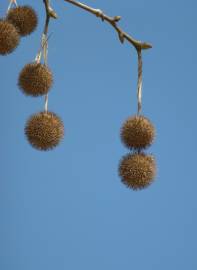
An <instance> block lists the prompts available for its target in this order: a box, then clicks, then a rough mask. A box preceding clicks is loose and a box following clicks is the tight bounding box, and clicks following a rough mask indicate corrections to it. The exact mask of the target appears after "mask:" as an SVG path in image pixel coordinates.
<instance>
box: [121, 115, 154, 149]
mask: <svg viewBox="0 0 197 270" xmlns="http://www.w3.org/2000/svg"><path fill="white" fill-rule="evenodd" d="M154 138H155V128H154V126H153V124H152V123H151V122H150V120H149V119H148V118H146V117H144V116H142V115H136V116H133V117H130V118H128V119H127V120H126V122H125V123H124V124H123V127H122V129H121V140H122V142H123V144H124V145H125V146H126V147H128V148H129V149H145V148H147V147H148V146H150V145H151V144H152V143H153V141H154Z"/></svg>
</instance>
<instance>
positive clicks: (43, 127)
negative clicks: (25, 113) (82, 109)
mask: <svg viewBox="0 0 197 270" xmlns="http://www.w3.org/2000/svg"><path fill="white" fill-rule="evenodd" d="M25 134H26V136H27V139H28V141H29V143H30V144H31V145H32V146H33V147H34V148H36V149H38V150H43V151H46V150H50V149H52V148H54V147H56V146H57V145H58V144H59V143H60V141H61V139H62V138H63V136H64V125H63V122H62V121H61V119H60V118H59V117H58V116H57V115H56V114H55V113H53V112H40V113H37V114H34V115H33V116H31V117H30V118H29V120H28V121H27V124H26V127H25Z"/></svg>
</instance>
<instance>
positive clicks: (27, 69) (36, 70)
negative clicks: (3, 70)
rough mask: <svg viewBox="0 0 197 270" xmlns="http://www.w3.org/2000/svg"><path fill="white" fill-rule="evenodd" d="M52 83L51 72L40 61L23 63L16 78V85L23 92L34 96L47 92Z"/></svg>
mask: <svg viewBox="0 0 197 270" xmlns="http://www.w3.org/2000/svg"><path fill="white" fill-rule="evenodd" d="M52 84H53V75H52V72H51V71H50V69H49V68H48V67H47V66H45V65H43V64H41V63H30V64H27V65H25V66H24V68H23V69H22V70H21V72H20V74H19V78H18V86H19V88H20V89H21V90H22V91H23V93H24V94H26V95H29V96H34V97H37V96H42V95H45V94H47V93H48V92H49V90H50V88H51V86H52Z"/></svg>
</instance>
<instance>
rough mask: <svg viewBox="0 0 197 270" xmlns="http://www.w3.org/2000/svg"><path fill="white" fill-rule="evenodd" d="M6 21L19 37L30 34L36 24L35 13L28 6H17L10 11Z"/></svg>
mask: <svg viewBox="0 0 197 270" xmlns="http://www.w3.org/2000/svg"><path fill="white" fill-rule="evenodd" d="M7 20H8V21H9V22H11V23H12V24H13V25H14V26H15V27H16V28H17V30H18V32H19V34H20V35H21V36H26V35H29V34H31V33H32V32H33V31H34V30H35V29H36V27H37V24H38V17H37V14H36V12H35V10H34V9H33V8H32V7H29V6H19V7H16V8H12V9H10V11H9V12H8V15H7Z"/></svg>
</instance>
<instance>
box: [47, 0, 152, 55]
mask: <svg viewBox="0 0 197 270" xmlns="http://www.w3.org/2000/svg"><path fill="white" fill-rule="evenodd" d="M44 1H47V0H44ZM64 1H65V2H68V3H70V4H72V5H75V6H77V7H79V8H82V9H84V10H86V11H88V12H89V13H92V14H93V15H95V16H97V17H99V18H101V20H102V21H106V22H108V23H109V24H111V26H112V27H113V28H114V29H115V30H116V31H117V33H118V36H119V39H120V42H121V43H124V41H125V39H126V40H127V41H128V42H130V43H131V44H132V45H133V46H134V47H135V48H136V50H137V51H141V50H145V49H150V48H152V45H151V44H149V43H146V42H141V41H139V40H136V39H134V38H133V37H131V36H130V35H129V34H127V33H126V32H124V31H123V30H122V29H121V28H120V27H118V25H117V22H119V21H120V20H121V17H120V16H115V17H110V16H108V15H106V14H104V13H103V11H102V10H100V9H95V8H92V7H90V6H87V5H85V4H83V3H81V2H77V1H74V0H64Z"/></svg>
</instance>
